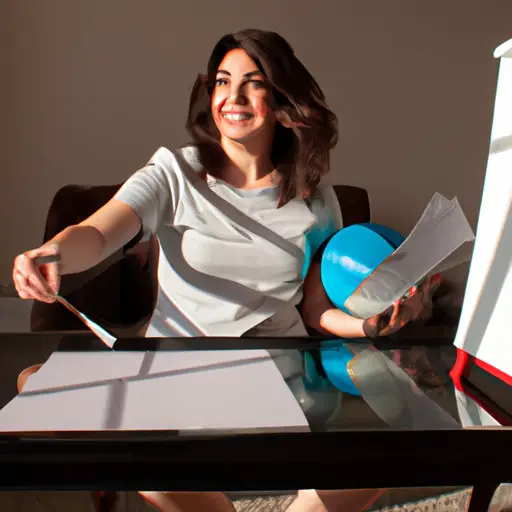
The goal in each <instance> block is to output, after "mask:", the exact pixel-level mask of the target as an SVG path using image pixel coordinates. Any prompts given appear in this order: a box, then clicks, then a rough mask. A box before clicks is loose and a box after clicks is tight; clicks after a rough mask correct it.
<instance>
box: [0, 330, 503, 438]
mask: <svg viewBox="0 0 512 512" xmlns="http://www.w3.org/2000/svg"><path fill="white" fill-rule="evenodd" d="M1 338H3V342H2V344H1V347H0V348H1V350H2V352H3V359H4V361H6V360H8V359H9V358H11V359H12V361H13V364H11V365H10V366H11V367H13V368H15V369H16V371H15V372H14V373H16V372H18V371H19V373H18V374H17V375H13V374H12V373H11V375H10V376H8V377H7V376H6V375H5V373H4V377H3V380H4V382H3V387H2V389H3V390H4V391H3V392H2V393H3V395H4V396H3V397H2V398H3V400H2V402H1V404H0V405H1V406H2V408H1V409H0V432H2V433H8V432H11V433H14V432H15V433H19V434H21V433H23V432H31V433H34V432H76V431H83V432H89V433H91V435H92V434H93V433H99V432H105V433H108V434H109V435H116V434H119V435H120V434H121V433H122V432H123V431H124V432H127V431H130V432H134V431H140V432H142V431H143V432H146V433H147V432H149V431H153V433H155V434H156V433H159V434H162V435H187V434H188V435H203V434H206V435H226V434H243V433H250V434H254V433H258V432H260V433H272V432H290V433H291V432H311V433H315V432H330V431H345V430H352V431H353V430H361V431H372V430H376V429H380V430H428V429H433V430H438V429H460V428H463V427H464V426H467V424H465V421H464V419H465V418H464V411H462V416H461V406H462V405H463V403H462V402H461V398H463V393H461V392H459V391H458V390H457V389H456V387H455V386H454V382H453V380H452V378H451V377H450V371H451V370H452V368H453V367H454V364H455V362H456V358H457V351H456V349H455V347H454V346H453V345H452V342H451V339H450V338H449V337H440V336H435V337H434V336H433V337H431V338H429V337H421V338H415V339H414V338H404V337H397V338H382V339H378V340H374V341H370V340H341V339H329V338H311V337H309V338H186V339H185V338H174V339H173V338H126V339H119V340H118V341H117V342H116V344H115V345H114V350H109V349H107V348H106V347H105V346H104V345H103V344H102V343H101V342H99V341H98V340H97V339H96V338H95V337H94V336H93V335H91V334H90V333H87V332H82V333H32V334H11V335H7V334H4V335H2V336H1ZM45 340H46V341H45ZM34 344H35V345H37V347H38V348H37V349H35V348H34ZM29 346H32V347H33V348H31V349H29ZM24 351H25V352H26V354H27V353H28V352H29V351H30V352H31V354H32V359H31V360H29V359H27V358H26V357H25V361H26V362H27V363H29V364H26V367H25V368H29V369H28V370H25V371H24V372H23V370H24V368H22V366H24V365H23V364H20V363H21V360H23V356H22V355H20V354H23V352H24ZM45 352H46V353H45ZM26 354H25V356H26ZM38 357H39V359H38ZM44 361H46V362H45V363H44V364H43V365H42V366H40V365H39V364H38V363H43V362H44ZM20 374H21V378H20ZM7 378H8V380H6V379H7ZM16 380H17V384H18V388H20V387H23V389H22V390H20V389H17V390H14V389H13V385H14V383H15V382H16ZM20 382H21V384H20ZM6 388H8V389H9V391H8V392H7V393H6V391H5V389H6ZM13 391H14V392H13ZM16 391H21V393H19V394H16ZM28 412H31V413H32V414H27V413H28ZM489 418H490V419H489V422H488V425H489V426H492V425H498V424H497V423H496V422H493V420H492V417H491V416H489ZM466 423H467V422H466Z"/></svg>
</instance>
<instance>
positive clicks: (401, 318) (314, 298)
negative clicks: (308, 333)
mask: <svg viewBox="0 0 512 512" xmlns="http://www.w3.org/2000/svg"><path fill="white" fill-rule="evenodd" d="M440 282H441V276H440V275H439V274H436V275H434V276H432V277H431V278H429V279H427V280H426V281H425V282H424V283H423V284H422V285H421V287H420V288H419V289H418V290H417V291H416V292H415V293H414V294H413V295H412V296H410V297H408V298H407V299H406V300H404V301H402V300H398V301H397V302H395V304H393V306H391V307H390V308H388V309H387V310H386V311H384V312H383V313H381V314H380V315H375V316H373V317H371V318H368V319H366V320H361V319H358V318H354V317H352V316H350V315H348V314H347V313H345V312H343V311H341V310H339V309H337V308H336V307H335V306H334V305H333V304H332V303H331V301H330V300H329V297H327V294H326V293H325V290H324V287H323V285H322V281H321V277H320V259H319V258H315V259H314V260H313V261H312V263H311V266H310V268H309V270H308V274H307V276H306V280H305V282H304V300H303V303H302V309H301V314H302V319H303V321H304V323H305V324H306V326H309V327H312V328H313V329H315V330H316V331H318V332H321V333H323V334H333V335H335V336H339V337H340V338H362V337H368V338H375V337H377V336H387V335H389V334H392V333H394V332H396V331H398V330H400V329H401V328H402V327H404V326H406V325H407V324H408V323H409V322H413V321H415V320H417V319H427V318H428V317H429V315H430V314H431V312H432V295H433V293H434V292H435V290H436V289H437V287H438V286H439V283H440Z"/></svg>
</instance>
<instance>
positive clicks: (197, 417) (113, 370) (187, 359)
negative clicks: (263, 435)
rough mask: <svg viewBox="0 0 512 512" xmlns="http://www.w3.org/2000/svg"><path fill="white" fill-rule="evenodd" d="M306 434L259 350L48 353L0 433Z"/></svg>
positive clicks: (1, 420) (3, 416)
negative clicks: (272, 431)
mask: <svg viewBox="0 0 512 512" xmlns="http://www.w3.org/2000/svg"><path fill="white" fill-rule="evenodd" d="M146 429H147V430H179V431H182V432H197V431H201V432H207V431H219V430H221V431H223V432H224V431H229V432H232V431H235V432H247V431H251V430H255V429H257V430H258V431H261V430H279V431H283V430H293V431H307V430H308V429H309V427H308V422H307V420H306V417H305V415H304V413H303V411H302V410H301V408H300V406H299V404H298V402H297V400H296V399H295V398H294V396H293V394H292V393H291V391H290V389H289V388H288V386H287V384H286V383H285V381H284V379H283V377H282V375H281V373H280V372H279V370H278V369H277V367H276V365H275V363H274V362H273V360H272V359H271V358H270V356H269V354H268V352H267V351H265V350H235V351H202V352H195V351H194V352H193V351H186V352H181V351H180V352H164V351H162V352H159V351H156V352H131V351H130V352H114V351H113V352H55V353H54V354H52V356H51V357H50V358H49V359H48V361H47V362H46V363H45V364H44V365H43V366H42V368H41V369H40V370H39V371H38V372H37V373H36V374H34V375H33V376H32V377H30V379H29V380H28V381H27V384H26V387H25V389H24V391H23V393H21V394H20V395H18V396H17V397H16V398H14V399H13V400H12V401H11V402H10V403H9V404H7V405H6V406H5V407H4V408H3V409H2V410H1V411H0V431H3V432H6V431H18V432H19V431H66V430H67V431H69V430H93V431H98V430H100V431H101V430H146Z"/></svg>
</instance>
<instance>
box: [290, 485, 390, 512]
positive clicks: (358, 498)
mask: <svg viewBox="0 0 512 512" xmlns="http://www.w3.org/2000/svg"><path fill="white" fill-rule="evenodd" d="M385 492H386V490H385V489H354V490H352V489H351V490H343V491H315V490H313V489H310V490H304V491H299V494H298V496H297V499H296V500H295V501H294V502H293V503H292V504H291V505H290V506H289V507H288V508H287V510H286V512H361V511H363V510H366V509H367V508H368V507H369V506H371V505H372V504H373V503H375V501H377V499H378V498H379V497H380V496H382V494H384V493H385Z"/></svg>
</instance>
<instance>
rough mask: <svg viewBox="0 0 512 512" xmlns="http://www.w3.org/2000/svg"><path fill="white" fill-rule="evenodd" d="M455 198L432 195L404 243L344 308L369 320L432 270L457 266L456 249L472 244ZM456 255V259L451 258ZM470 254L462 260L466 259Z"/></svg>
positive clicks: (463, 216)
mask: <svg viewBox="0 0 512 512" xmlns="http://www.w3.org/2000/svg"><path fill="white" fill-rule="evenodd" d="M474 237H475V236H474V233H473V231H472V229H471V226H470V225H469V223H468V221H467V219H466V216H465V215H464V212H463V211H462V208H461V207H460V205H459V202H458V200H457V198H454V199H452V200H450V201H448V200H447V199H446V198H444V197H443V196H441V195H440V194H435V195H434V196H433V198H432V200H431V201H430V203H429V205H428V206H427V208H426V209H425V211H424V213H423V215H422V216H421V218H420V220H419V221H418V223H417V224H416V226H415V227H414V229H413V230H412V231H411V233H410V235H409V236H408V237H407V238H406V239H405V241H404V242H403V243H402V244H401V245H400V246H399V247H398V248H397V249H396V251H394V252H393V254H391V256H389V258H387V259H386V260H385V261H384V262H383V263H382V264H381V265H380V266H379V267H377V268H376V269H375V271H374V272H372V273H371V274H370V275H369V276H368V277H367V278H366V279H365V280H364V281H363V283H362V284H361V286H360V287H359V289H358V290H357V292H356V293H354V294H353V295H352V296H351V297H349V299H348V300H347V301H346V303H345V306H346V307H347V309H348V310H349V311H351V312H352V314H354V315H355V316H358V317H359V318H369V317H371V316H373V315H377V314H379V313H381V312H382V311H384V310H385V309H387V308H388V307H389V306H390V305H391V304H393V303H394V302H395V301H396V300H398V299H400V298H401V297H403V296H404V294H405V293H406V292H407V290H408V289H409V287H410V286H412V285H414V284H416V283H418V282H420V281H421V280H422V279H423V278H424V277H425V276H427V275H428V274H429V273H431V272H432V271H433V270H434V269H440V268H441V266H442V269H443V270H447V268H449V265H455V264H458V263H460V255H461V254H463V253H462V252H460V251H458V249H460V248H461V246H463V244H465V243H466V242H472V241H473V240H474ZM455 252H457V257H456V258H450V256H451V255H453V254H454V253H455ZM469 255H470V254H469V252H466V253H465V257H469Z"/></svg>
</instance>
